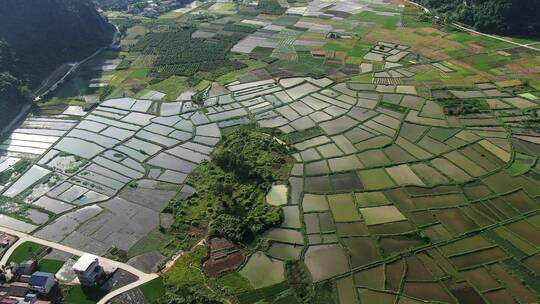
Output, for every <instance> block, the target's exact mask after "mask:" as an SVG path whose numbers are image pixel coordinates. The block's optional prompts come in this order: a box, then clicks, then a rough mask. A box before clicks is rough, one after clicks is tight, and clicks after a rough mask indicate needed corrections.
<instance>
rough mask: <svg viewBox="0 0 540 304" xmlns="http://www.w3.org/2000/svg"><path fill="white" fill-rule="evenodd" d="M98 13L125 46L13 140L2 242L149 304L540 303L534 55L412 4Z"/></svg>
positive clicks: (88, 70) (4, 183)
mask: <svg viewBox="0 0 540 304" xmlns="http://www.w3.org/2000/svg"><path fill="white" fill-rule="evenodd" d="M105 13H106V14H107V15H108V16H109V19H110V20H111V22H113V23H117V24H119V25H123V27H122V36H121V42H120V48H119V49H118V50H116V51H110V52H105V53H102V54H101V55H100V56H98V57H97V58H96V59H95V60H92V61H90V62H88V63H87V64H86V65H84V66H83V67H82V68H81V69H80V70H79V71H78V72H77V73H76V75H74V77H73V78H71V79H69V80H68V82H67V83H66V84H65V85H64V86H62V87H60V88H59V90H58V91H56V92H55V93H54V94H53V95H51V96H48V97H47V98H45V100H44V101H43V102H42V103H40V104H38V108H39V111H38V112H37V113H36V114H34V115H33V116H30V117H28V118H27V119H26V120H25V121H24V122H23V124H22V125H21V126H20V127H19V128H17V129H16V130H14V132H13V133H12V134H11V135H9V136H8V138H5V139H3V142H2V143H0V152H2V153H3V154H2V155H4V154H5V156H1V157H0V191H2V195H3V196H5V198H4V197H2V199H1V200H0V201H2V202H4V201H5V202H6V203H5V204H4V205H5V206H4V208H0V213H2V215H1V216H0V225H1V226H8V227H11V228H12V229H17V230H20V231H24V232H27V233H31V234H33V235H34V236H37V237H40V238H44V239H47V240H51V241H55V242H60V243H63V244H67V245H70V246H73V247H75V248H78V249H81V250H86V251H90V252H92V253H94V254H100V255H107V256H110V255H111V254H112V255H114V256H116V257H122V260H124V261H129V262H128V263H129V264H130V265H133V266H134V267H137V268H140V269H141V270H143V271H146V272H158V271H161V278H160V279H157V280H154V281H151V282H149V283H147V284H145V285H143V286H141V287H139V289H138V291H137V290H135V291H132V292H134V293H137V294H138V295H139V297H141V295H142V297H145V298H146V300H147V301H148V302H149V303H240V304H250V303H268V304H279V303H321V304H323V303H324V304H331V303H334V304H358V303H359V304H365V303H392V304H394V303H399V304H407V303H418V304H420V303H535V302H538V301H540V284H539V283H538V282H540V166H539V164H538V156H539V155H540V131H539V130H540V128H539V127H540V126H539V118H538V117H539V115H540V46H538V45H535V44H528V45H522V44H521V43H532V41H534V40H530V41H529V40H521V39H519V40H516V39H507V38H505V37H498V38H494V37H489V36H486V35H482V34H478V33H472V32H468V31H462V30H459V29H458V28H455V27H453V26H452V25H451V24H445V23H444V22H443V20H442V19H436V18H435V17H434V16H431V15H428V14H426V13H424V12H423V11H422V10H420V9H418V8H417V7H416V6H414V5H412V4H410V3H408V2H407V3H405V2H401V1H392V2H389V3H387V2H384V3H380V2H379V1H370V0H340V1H333V2H320V1H287V2H285V1H275V0H265V1H259V2H258V3H257V4H255V3H250V4H241V3H234V4H233V3H221V2H205V3H198V6H196V7H194V8H190V9H181V10H178V11H171V12H169V13H167V14H164V15H162V16H160V17H159V18H156V19H149V18H145V17H140V16H132V15H129V14H126V13H118V12H105ZM85 102H98V105H97V107H95V108H94V109H92V110H90V111H89V112H85V111H83V110H82V108H81V105H82V104H84V103H85ZM58 114H62V115H58ZM36 250H39V248H34V246H33V245H32V244H24V245H23V246H21V247H19V249H18V250H17V251H16V253H15V254H14V259H19V260H20V259H26V258H28V257H29V256H31V255H32V254H33V252H35V251H36ZM167 262H169V263H167ZM40 267H43V268H44V269H52V270H56V269H57V268H58V267H61V265H60V262H58V261H54V260H50V259H47V258H43V259H41V261H40ZM139 291H140V293H139ZM99 292H101V291H99ZM99 292H98V294H99V295H100V296H101V294H100V293H99ZM67 294H68V296H69V298H70V299H72V301H81V303H84V301H90V300H91V299H88V298H86V299H83V298H82V296H83V295H84V294H82V293H81V291H80V290H78V289H77V288H72V289H70V290H67ZM131 295H133V294H131Z"/></svg>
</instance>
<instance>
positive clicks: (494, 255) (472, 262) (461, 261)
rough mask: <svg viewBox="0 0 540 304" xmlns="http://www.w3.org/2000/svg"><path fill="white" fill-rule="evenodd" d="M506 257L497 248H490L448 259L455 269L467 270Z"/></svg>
mask: <svg viewBox="0 0 540 304" xmlns="http://www.w3.org/2000/svg"><path fill="white" fill-rule="evenodd" d="M504 257H506V253H505V252H504V251H502V250H501V249H499V248H491V249H485V250H480V251H476V252H473V253H469V254H464V255H460V256H456V257H452V258H450V261H452V263H453V264H454V265H456V267H457V268H467V267H472V266H476V265H480V264H485V263H488V262H493V261H496V260H499V259H502V258H504Z"/></svg>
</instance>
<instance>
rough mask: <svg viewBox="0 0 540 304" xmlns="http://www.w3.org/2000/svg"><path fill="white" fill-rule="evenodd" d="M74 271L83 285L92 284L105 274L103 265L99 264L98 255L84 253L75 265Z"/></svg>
mask: <svg viewBox="0 0 540 304" xmlns="http://www.w3.org/2000/svg"><path fill="white" fill-rule="evenodd" d="M73 271H75V274H76V275H77V277H78V278H79V281H80V282H81V285H84V286H92V285H94V284H95V283H96V281H97V280H98V279H99V278H100V277H101V276H102V275H103V267H101V266H100V265H99V261H98V258H97V256H95V255H92V254H84V255H83V256H81V257H80V258H79V259H78V260H77V262H76V263H75V264H74V265H73Z"/></svg>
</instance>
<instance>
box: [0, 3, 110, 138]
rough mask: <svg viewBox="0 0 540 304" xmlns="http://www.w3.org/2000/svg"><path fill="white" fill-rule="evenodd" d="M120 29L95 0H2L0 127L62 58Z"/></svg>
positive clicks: (85, 51)
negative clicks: (29, 89) (111, 23)
mask: <svg viewBox="0 0 540 304" xmlns="http://www.w3.org/2000/svg"><path fill="white" fill-rule="evenodd" d="M113 33H114V27H113V26H112V25H110V24H109V23H108V22H107V20H105V19H104V18H103V17H102V16H101V15H100V14H99V13H98V12H97V10H96V7H95V6H94V4H93V3H92V2H91V1H90V0H2V1H0V128H1V127H2V124H3V123H4V124H5V123H6V122H7V121H8V120H9V115H10V114H11V115H14V114H15V113H16V112H17V111H18V109H19V108H20V107H21V106H22V105H23V104H24V102H26V100H27V97H26V96H28V92H29V91H28V89H27V88H26V87H30V88H32V87H36V86H37V85H39V83H40V82H41V81H42V80H43V78H44V77H46V75H48V74H49V73H51V72H52V71H54V70H55V69H56V68H57V67H59V66H60V65H61V64H62V63H65V62H68V61H77V60H79V59H82V58H84V57H86V56H88V55H90V54H92V53H93V52H95V51H96V50H97V49H99V48H101V47H103V46H104V45H106V44H107V43H109V42H110V41H111V39H112V35H113Z"/></svg>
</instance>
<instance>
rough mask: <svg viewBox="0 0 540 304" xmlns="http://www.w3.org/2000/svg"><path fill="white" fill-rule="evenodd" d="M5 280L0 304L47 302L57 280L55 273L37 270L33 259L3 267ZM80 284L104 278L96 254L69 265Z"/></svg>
mask: <svg viewBox="0 0 540 304" xmlns="http://www.w3.org/2000/svg"><path fill="white" fill-rule="evenodd" d="M5 270H6V271H5V272H4V276H5V278H6V283H4V284H2V285H0V304H48V303H51V301H50V299H52V298H53V295H52V293H53V291H54V288H55V287H56V286H57V284H58V282H57V279H56V277H55V274H54V273H48V272H42V271H37V263H36V261H33V260H29V261H24V262H21V263H20V264H19V265H8V266H6V267H5ZM72 270H73V271H74V272H75V274H76V275H77V278H78V279H79V282H80V284H81V285H82V286H93V285H94V284H95V283H96V282H97V281H98V280H99V279H100V278H102V277H103V275H104V271H103V267H101V266H100V265H99V260H98V258H97V257H96V256H95V255H91V254H85V255H83V256H81V257H80V258H79V259H78V260H77V262H75V264H74V265H73V267H72Z"/></svg>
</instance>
